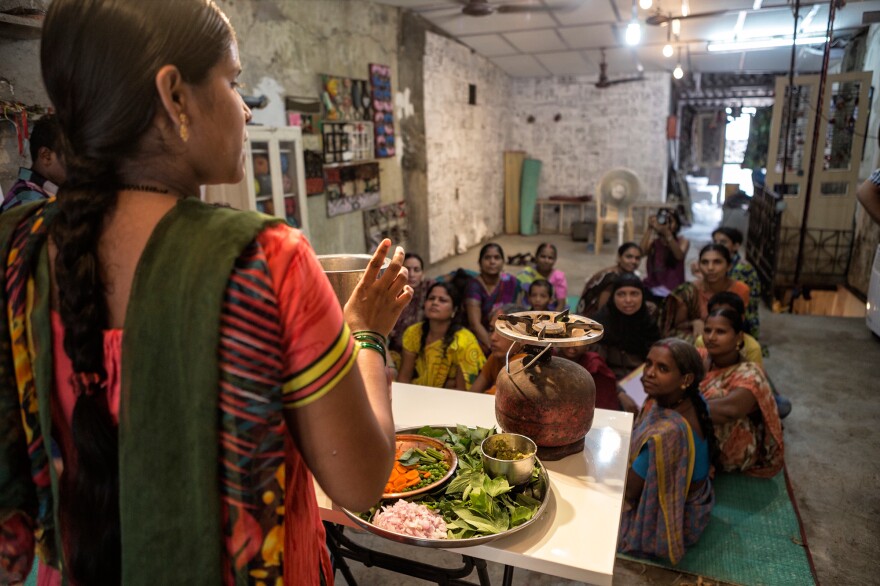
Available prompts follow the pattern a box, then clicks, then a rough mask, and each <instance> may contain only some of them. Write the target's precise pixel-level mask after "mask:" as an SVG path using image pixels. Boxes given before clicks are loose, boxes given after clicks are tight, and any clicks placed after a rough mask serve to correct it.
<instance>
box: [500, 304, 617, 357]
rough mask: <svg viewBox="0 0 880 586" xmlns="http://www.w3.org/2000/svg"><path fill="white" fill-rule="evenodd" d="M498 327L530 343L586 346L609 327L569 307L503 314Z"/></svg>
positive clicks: (503, 333)
mask: <svg viewBox="0 0 880 586" xmlns="http://www.w3.org/2000/svg"><path fill="white" fill-rule="evenodd" d="M495 331H497V332H498V333H499V334H501V335H502V336H504V337H505V338H507V339H508V340H513V341H514V342H519V343H521V344H526V345H529V346H553V347H556V348H563V347H568V346H583V345H586V344H593V343H595V342H598V341H599V340H601V339H602V336H603V335H604V333H605V329H604V328H603V327H602V324H600V323H599V322H597V321H593V320H591V319H589V318H586V317H583V316H581V315H570V314H569V312H568V309H566V310H565V311H521V312H518V313H511V314H509V315H504V314H502V315H499V316H498V321H496V322H495Z"/></svg>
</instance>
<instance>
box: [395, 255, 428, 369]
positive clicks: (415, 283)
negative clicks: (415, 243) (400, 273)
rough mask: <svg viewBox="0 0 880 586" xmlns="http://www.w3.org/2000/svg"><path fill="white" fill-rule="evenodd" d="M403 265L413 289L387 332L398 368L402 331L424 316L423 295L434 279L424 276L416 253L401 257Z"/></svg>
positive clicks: (423, 264)
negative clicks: (410, 299)
mask: <svg viewBox="0 0 880 586" xmlns="http://www.w3.org/2000/svg"><path fill="white" fill-rule="evenodd" d="M403 266H404V267H406V270H407V271H409V281H408V283H409V286H410V287H412V289H413V297H412V301H410V302H409V305H407V306H406V307H404V308H403V311H402V312H401V313H400V317H399V318H397V323H396V324H394V328H393V329H392V330H391V333H390V334H388V350H389V352H390V354H391V356H392V359H393V360H394V364H395V368H400V365H401V355H402V352H403V333H404V332H405V331H406V329H407V328H408V327H410V326H411V325H413V324H415V323H417V322H420V321H422V319H423V318H424V311H425V297H426V296H427V293H428V288H429V287H430V286H431V285H433V284H434V281H432V280H431V279H426V278H425V263H424V262H423V261H422V257H420V256H419V255H418V254H415V253H413V252H407V253H406V256H404V259H403ZM389 366H390V365H389Z"/></svg>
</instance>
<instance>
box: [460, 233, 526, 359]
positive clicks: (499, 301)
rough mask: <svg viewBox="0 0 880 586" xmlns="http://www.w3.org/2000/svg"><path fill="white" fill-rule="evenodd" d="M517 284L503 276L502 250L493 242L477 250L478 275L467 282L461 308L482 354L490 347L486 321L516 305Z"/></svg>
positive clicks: (518, 293)
mask: <svg viewBox="0 0 880 586" xmlns="http://www.w3.org/2000/svg"><path fill="white" fill-rule="evenodd" d="M520 291H521V289H520V283H519V281H518V280H517V279H516V277H514V276H513V275H511V274H510V273H505V272H504V250H502V248H501V246H499V245H498V244H496V243H494V242H489V243H488V244H486V245H484V246H483V248H481V249H480V274H479V275H477V276H476V277H474V278H473V279H471V280H470V281H469V282H468V284H467V288H466V289H465V293H464V307H465V311H467V318H468V326H469V327H470V330H471V331H472V332H473V333H474V335H475V336H476V337H477V340H478V341H479V342H480V347H481V348H482V349H483V352H484V353H488V351H489V348H490V346H491V344H492V343H491V340H490V339H489V319H490V317H491V316H492V311H493V310H494V309H496V308H498V307H501V306H502V305H507V304H508V303H516V302H517V300H518V299H519V295H520Z"/></svg>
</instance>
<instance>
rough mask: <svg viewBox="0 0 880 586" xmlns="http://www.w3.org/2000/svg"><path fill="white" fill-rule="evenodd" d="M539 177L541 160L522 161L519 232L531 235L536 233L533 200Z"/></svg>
mask: <svg viewBox="0 0 880 586" xmlns="http://www.w3.org/2000/svg"><path fill="white" fill-rule="evenodd" d="M540 177H541V161H539V160H537V159H526V160H525V161H523V168H522V182H521V184H520V190H519V194H520V206H519V233H520V234H522V235H523V236H531V235H532V234H536V233H537V231H538V230H537V228H536V227H535V202H537V201H538V179H539V178H540Z"/></svg>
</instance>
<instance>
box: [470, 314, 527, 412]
mask: <svg viewBox="0 0 880 586" xmlns="http://www.w3.org/2000/svg"><path fill="white" fill-rule="evenodd" d="M520 311H526V308H525V307H523V306H521V305H513V304H510V305H504V306H503V307H499V308H497V309H496V310H495V311H493V312H492V319H491V320H490V322H489V332H490V334H489V338H490V339H491V341H492V344H491V351H490V352H489V358H488V359H487V360H486V364H484V365H483V369H482V370H481V371H480V374H479V375H478V376H477V380H475V381H474V384H472V385H471V388H470V390H471V392H474V393H486V394H487V395H494V394H495V380H496V379H497V378H498V373H499V372H501V369H502V368H504V365H505V364H507V356H508V354H509V355H510V360H511V361H513V360H515V359H517V358H522V357H523V356H525V354H523V353H522V345H521V344H518V343H516V342H514V341H513V340H510V339H508V338H505V337H504V336H502V335H501V334H499V333H498V332H496V331H495V322H496V321H497V320H498V316H499V315H501V314H504V315H508V314H511V313H518V312H520Z"/></svg>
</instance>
